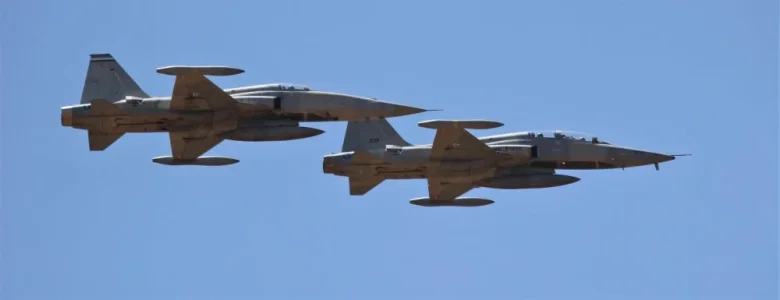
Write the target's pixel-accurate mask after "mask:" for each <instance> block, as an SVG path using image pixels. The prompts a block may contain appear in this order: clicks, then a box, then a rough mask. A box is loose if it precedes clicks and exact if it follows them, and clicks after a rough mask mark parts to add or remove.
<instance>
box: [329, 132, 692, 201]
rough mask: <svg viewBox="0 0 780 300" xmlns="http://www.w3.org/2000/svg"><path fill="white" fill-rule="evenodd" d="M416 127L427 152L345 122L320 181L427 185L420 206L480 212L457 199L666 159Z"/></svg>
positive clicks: (361, 187) (529, 137) (581, 143)
mask: <svg viewBox="0 0 780 300" xmlns="http://www.w3.org/2000/svg"><path fill="white" fill-rule="evenodd" d="M418 126H420V127H424V128H429V129H435V130H436V136H435V138H434V140H433V144H430V145H412V144H410V143H408V142H406V140H404V139H403V138H402V137H401V136H400V135H399V134H398V133H397V132H396V131H395V129H394V128H393V127H392V126H391V125H390V123H389V122H388V121H387V120H385V119H376V120H367V121H350V122H349V123H348V125H347V131H346V135H345V137H344V144H343V146H342V149H341V151H342V152H341V153H336V154H331V155H326V156H325V157H324V158H323V171H324V173H326V174H334V175H337V176H346V177H349V193H350V195H364V194H366V193H367V192H368V191H370V190H371V189H373V188H374V187H376V186H377V185H379V184H380V183H382V182H383V181H384V180H385V179H427V180H428V197H422V198H416V199H412V200H411V201H410V203H411V204H414V205H419V206H466V207H469V206H484V205H489V204H492V203H493V201H492V200H488V199H482V198H466V197H463V198H459V197H460V196H461V195H463V194H465V193H466V192H468V191H470V190H471V189H473V188H476V187H486V188H495V189H530V188H547V187H556V186H562V185H567V184H571V183H574V182H577V181H579V180H580V179H579V178H577V177H573V176H568V175H563V174H556V172H555V170H556V169H570V170H599V169H614V168H626V167H636V166H644V165H655V168H656V169H658V164H659V163H662V162H667V161H670V160H673V159H675V157H676V156H682V155H687V154H680V155H667V154H661V153H654V152H649V151H641V150H635V149H630V148H626V147H620V146H616V145H612V144H610V143H607V142H605V141H600V140H599V139H598V138H596V137H590V138H589V137H586V136H584V135H581V134H570V133H566V132H563V131H554V132H552V133H547V134H545V133H541V132H517V133H509V134H501V135H492V136H486V137H482V138H477V137H475V136H473V135H471V133H469V132H468V131H466V129H490V128H497V127H500V126H503V124H502V123H499V122H493V121H485V120H463V121H447V120H433V121H424V122H420V123H418Z"/></svg>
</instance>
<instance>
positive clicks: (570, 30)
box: [0, 0, 778, 300]
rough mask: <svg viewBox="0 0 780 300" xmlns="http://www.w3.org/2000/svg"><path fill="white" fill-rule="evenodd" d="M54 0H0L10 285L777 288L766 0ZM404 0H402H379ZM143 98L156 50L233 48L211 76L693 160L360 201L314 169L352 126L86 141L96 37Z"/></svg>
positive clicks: (653, 294) (604, 295)
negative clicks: (103, 144)
mask: <svg viewBox="0 0 780 300" xmlns="http://www.w3.org/2000/svg"><path fill="white" fill-rule="evenodd" d="M372 2H374V3H372V4H369V3H367V2H366V1H289V0H285V1H273V2H272V1H229V0H226V1H204V0H194V1H190V0H187V1H183V0H180V1H149V0H137V1H111V2H110V3H109V2H106V1H81V0H74V1H55V0H47V1H42V0H29V1H27V0H24V1H22V0H10V1H4V2H3V3H2V11H3V17H2V21H0V28H2V35H1V36H2V77H1V79H2V81H1V83H2V88H1V89H0V95H1V96H2V209H1V210H0V222H2V228H1V231H0V234H1V238H0V247H1V248H0V249H1V250H2V253H1V256H0V257H1V258H2V260H1V261H0V262H1V264H0V274H2V278H1V280H0V288H1V289H0V298H2V299H8V300H11V299H14V300H16V299H36V300H37V299H46V300H49V299H73V300H92V299H95V300H98V299H100V300H103V299H132V300H135V299H138V300H140V299H144V300H147V299H556V300H557V299H566V300H568V299H776V297H777V285H778V271H777V269H778V217H777V214H778V205H777V200H778V199H777V198H778V187H777V185H778V174H777V168H778V157H777V156H778V154H777V153H778V151H777V150H778V116H777V115H778V105H777V101H778V94H777V85H778V75H777V68H778V59H777V56H778V49H777V46H778V25H777V24H778V19H777V12H778V5H777V3H776V2H775V1H736V0H732V1H724V0H700V1H672V0H663V1H574V0H571V1H504V2H499V1H472V2H471V3H466V2H458V1H383V2H384V3H383V4H380V2H379V1H372ZM391 2H392V3H391ZM96 52H97V53H101V52H110V53H112V54H113V55H114V56H115V57H116V58H117V59H118V60H119V62H120V63H121V64H122V65H123V66H124V67H125V69H126V70H127V71H128V72H129V73H130V74H131V75H132V76H133V77H134V78H135V79H136V81H137V82H138V83H139V84H140V85H141V86H142V88H144V89H145V90H146V91H147V92H148V93H150V94H152V95H158V96H164V95H169V94H170V93H171V90H172V84H173V79H172V78H171V77H169V76H164V75H159V74H157V73H155V72H154V69H155V68H157V67H160V66H165V65H173V64H221V65H232V66H237V67H241V68H243V69H245V70H246V73H244V74H242V75H238V76H233V77H229V78H216V79H214V80H215V82H216V83H217V84H219V85H220V86H222V87H225V88H228V87H235V86H241V85H249V84H259V83H269V82H290V83H298V84H305V85H308V86H310V87H311V88H313V89H318V90H328V91H339V92H346V93H352V94H356V95H363V96H372V97H378V98H380V99H384V100H388V101H394V102H399V103H407V104H412V105H417V106H422V107H426V108H441V109H444V111H443V112H436V113H427V114H420V115H415V116H408V117H402V118H396V119H393V120H391V122H392V123H393V124H394V125H395V126H396V128H397V129H398V131H399V132H400V133H401V134H402V135H403V136H404V137H405V138H407V139H408V140H410V141H411V142H414V143H428V142H430V141H431V140H432V138H433V134H434V133H433V131H431V130H426V129H422V128H418V127H417V126H416V123H417V122H418V121H422V120H425V119H431V118H485V119H492V120H498V121H501V122H504V123H505V124H506V126H505V127H503V128H499V129H494V130H489V131H485V132H475V133H476V134H478V135H487V134H495V133H500V132H507V131H521V130H534V129H566V130H576V131H582V132H587V133H590V134H593V135H597V136H599V137H600V138H601V139H603V140H607V141H609V142H612V143H615V144H620V145H625V146H631V147H637V148H641V149H647V150H651V151H660V152H666V153H693V154H694V156H692V157H687V158H684V159H678V160H676V161H673V162H670V163H666V164H663V165H662V166H661V170H660V172H658V171H655V170H654V169H653V168H652V167H644V168H636V169H626V170H625V171H621V170H613V171H579V172H562V173H565V174H570V175H574V176H578V177H581V178H582V180H581V181H580V182H577V183H575V184H572V185H569V186H565V187H560V188H553V189H543V190H519V191H497V190H487V189H476V190H473V191H471V192H470V193H468V194H467V195H471V196H481V197H487V198H490V199H493V200H495V201H496V203H495V204H494V205H492V206H488V207H484V208H479V209H425V208H420V207H415V206H412V205H409V204H408V200H409V199H410V198H413V197H418V196H424V195H425V194H426V184H425V181H391V182H385V183H383V184H382V185H380V186H379V187H377V188H376V189H374V190H372V191H371V192H370V193H369V194H367V195H366V196H363V197H350V196H349V192H348V185H347V181H346V179H344V178H340V177H334V176H330V175H325V174H323V173H322V167H321V162H322V158H321V157H322V155H324V154H328V153H331V152H334V151H337V150H338V149H340V146H341V142H342V137H343V134H344V130H345V127H346V124H344V123H330V124H325V123H310V124H309V125H310V126H312V127H317V128H321V129H323V130H326V133H325V134H323V135H320V136H317V137H314V138H311V139H307V140H297V141H292V142H280V143H241V142H231V141H227V142H224V143H222V144H220V145H219V146H217V147H216V148H214V149H213V150H212V151H210V152H209V154H210V155H225V156H231V157H236V158H239V159H241V160H242V161H241V163H239V164H237V165H233V166H229V167H224V168H197V167H167V166H162V165H157V164H154V163H152V162H151V158H152V157H154V156H158V155H166V154H168V153H170V152H169V151H170V148H169V145H168V137H167V135H166V134H133V135H126V136H125V137H123V138H122V139H120V140H119V141H118V142H117V143H115V144H114V145H112V146H111V147H110V148H108V149H107V151H105V152H102V153H99V152H89V151H88V144H87V137H86V133H85V132H83V131H78V130H74V129H70V128H63V127H61V126H60V123H59V122H60V120H59V108H60V107H61V106H65V105H69V104H75V103H78V102H79V99H80V94H81V88H82V85H83V83H84V77H85V72H86V68H87V64H88V59H89V57H88V54H90V53H96Z"/></svg>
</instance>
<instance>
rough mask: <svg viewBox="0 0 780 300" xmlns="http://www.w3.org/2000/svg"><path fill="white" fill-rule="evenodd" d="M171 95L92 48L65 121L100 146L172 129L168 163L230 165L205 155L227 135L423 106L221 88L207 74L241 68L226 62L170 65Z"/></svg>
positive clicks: (278, 131) (246, 136)
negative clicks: (150, 88) (152, 92)
mask: <svg viewBox="0 0 780 300" xmlns="http://www.w3.org/2000/svg"><path fill="white" fill-rule="evenodd" d="M157 72H158V73H161V74H166V75H172V76H175V77H176V81H175V83H174V87H173V93H172V96H171V97H150V96H149V95H148V94H147V93H146V92H144V91H143V90H142V89H141V88H140V87H139V86H138V84H136V82H135V81H134V80H133V79H132V78H131V77H130V76H129V75H128V74H127V72H125V70H124V69H123V68H122V67H121V66H120V65H119V63H118V62H117V61H116V60H115V59H114V57H113V56H112V55H111V54H92V55H90V62H89V68H88V71H87V77H86V80H85V83H84V89H83V92H82V97H81V104H78V105H71V106H66V107H62V108H61V122H62V126H66V127H73V128H77V129H83V130H87V131H88V135H89V149H90V150H91V151H103V150H105V149H106V148H108V147H109V146H110V145H111V144H113V143H114V142H116V141H117V140H118V139H119V138H120V137H122V136H123V135H124V134H125V133H131V132H133V133H138V132H169V133H170V143H171V150H172V154H173V156H172V157H158V158H155V159H154V160H153V161H155V162H158V163H162V164H167V165H226V164H231V163H235V162H238V160H234V159H231V158H220V157H201V155H202V154H204V153H205V152H207V151H208V150H210V149H211V148H213V147H214V146H216V145H217V144H219V143H220V142H222V141H223V140H225V139H228V140H236V141H286V140H294V139H302V138H308V137H312V136H316V135H319V134H322V133H323V131H322V130H319V129H316V128H308V127H301V126H299V122H325V121H349V120H360V119H365V118H369V117H385V118H389V117H397V116H404V115H410V114H416V113H420V112H424V111H426V110H424V109H420V108H416V107H411V106H406V105H400V104H394V103H389V102H383V101H378V100H375V99H369V98H365V97H359V96H353V95H347V94H340V93H332V92H324V91H314V90H311V89H309V88H307V87H304V86H296V85H287V84H263V85H254V86H245V87H238V88H231V89H225V90H223V89H220V88H219V87H218V86H216V85H215V84H214V83H213V82H211V81H210V80H209V79H208V78H206V76H207V75H208V76H229V75H235V74H240V73H243V72H244V71H243V70H240V69H236V68H231V67H224V66H170V67H163V68H159V69H157Z"/></svg>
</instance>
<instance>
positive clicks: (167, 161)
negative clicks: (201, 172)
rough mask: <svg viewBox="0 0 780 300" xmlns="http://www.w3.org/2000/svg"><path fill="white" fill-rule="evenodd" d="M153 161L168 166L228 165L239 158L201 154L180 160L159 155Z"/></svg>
mask: <svg viewBox="0 0 780 300" xmlns="http://www.w3.org/2000/svg"><path fill="white" fill-rule="evenodd" d="M152 161H153V162H155V163H158V164H161V165H168V166H212V167H215V166H227V165H232V164H235V163H237V162H238V160H237V159H233V158H230V157H219V156H201V157H198V158H196V159H191V160H179V159H175V158H173V157H172V156H159V157H155V158H152Z"/></svg>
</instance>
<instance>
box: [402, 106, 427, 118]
mask: <svg viewBox="0 0 780 300" xmlns="http://www.w3.org/2000/svg"><path fill="white" fill-rule="evenodd" d="M426 111H428V110H426V109H422V108H417V107H413V106H406V105H396V108H395V113H396V114H397V115H399V116H406V115H413V114H419V113H421V112H426Z"/></svg>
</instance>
